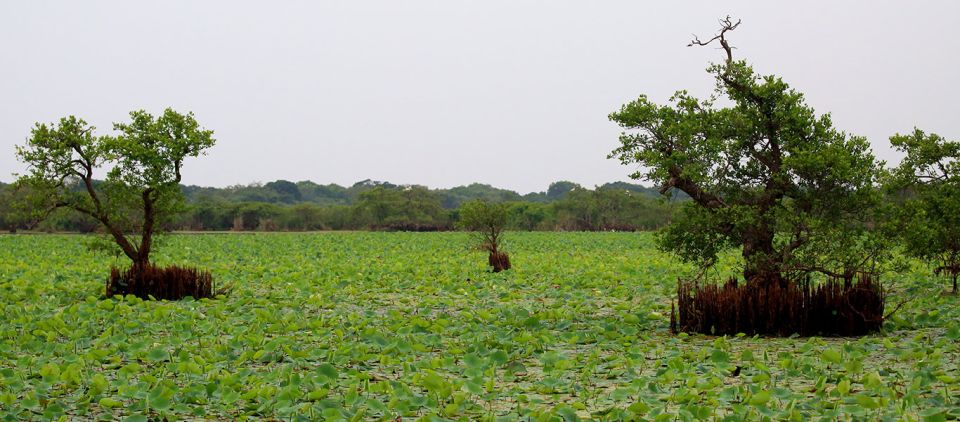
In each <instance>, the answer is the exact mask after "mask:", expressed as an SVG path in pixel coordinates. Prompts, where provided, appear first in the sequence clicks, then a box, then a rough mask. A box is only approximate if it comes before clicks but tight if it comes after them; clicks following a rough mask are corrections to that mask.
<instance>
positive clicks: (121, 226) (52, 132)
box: [17, 108, 215, 265]
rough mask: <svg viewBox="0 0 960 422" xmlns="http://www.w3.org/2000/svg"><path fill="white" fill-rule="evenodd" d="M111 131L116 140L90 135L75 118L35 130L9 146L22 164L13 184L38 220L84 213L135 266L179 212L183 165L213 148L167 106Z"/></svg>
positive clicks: (137, 114)
mask: <svg viewBox="0 0 960 422" xmlns="http://www.w3.org/2000/svg"><path fill="white" fill-rule="evenodd" d="M114 129H115V130H116V131H117V134H116V135H112V136H111V135H102V136H98V135H95V134H94V131H95V128H94V127H93V126H91V125H89V124H88V123H87V122H86V121H84V120H83V119H80V118H77V117H75V116H69V117H64V118H62V119H60V121H59V122H57V123H51V124H46V123H38V124H36V126H35V127H34V128H33V130H32V131H31V133H30V137H29V138H28V139H27V142H26V144H25V145H22V146H18V147H17V157H18V158H19V159H20V160H21V161H23V162H24V163H26V164H27V165H28V172H27V173H26V174H24V175H21V176H20V177H19V178H18V180H17V185H18V186H20V187H22V188H25V189H26V191H28V192H29V193H30V198H29V199H28V201H30V202H31V208H32V209H34V210H38V211H39V213H40V215H38V217H43V216H45V215H47V214H49V213H50V212H51V211H52V210H55V209H58V208H68V209H72V210H74V211H77V212H79V213H82V214H85V215H87V216H89V217H91V218H93V219H95V220H97V221H98V222H99V223H100V224H102V225H103V227H104V228H105V229H106V231H107V233H108V234H109V235H110V236H111V238H112V239H113V241H114V243H115V244H116V245H117V247H118V248H119V249H120V250H121V252H122V253H123V254H124V255H126V256H127V257H128V258H130V260H132V261H133V263H134V264H135V265H142V264H147V263H149V257H150V251H151V247H152V244H153V234H154V232H155V231H157V230H158V229H159V228H160V227H161V226H162V223H163V222H164V221H166V220H167V219H169V218H171V217H172V216H173V215H174V214H175V213H176V211H177V210H179V209H180V206H181V202H182V197H183V196H182V193H181V190H180V181H181V170H182V168H183V164H184V159H186V158H187V157H196V156H199V155H201V154H203V153H204V151H206V150H207V149H208V148H210V147H211V146H213V144H214V142H215V141H214V139H213V137H212V135H213V131H210V130H206V129H203V128H201V127H200V125H199V124H198V123H197V121H196V120H195V119H194V117H193V114H192V113H188V114H181V113H178V112H176V111H174V110H172V109H169V108H168V109H166V110H165V111H164V112H163V113H162V114H161V115H159V116H153V115H151V114H149V113H147V112H146V111H143V110H138V111H133V112H131V113H130V121H129V122H124V123H115V124H114ZM104 168H108V169H109V170H108V172H107V174H106V178H105V179H104V180H103V181H102V182H96V181H95V179H94V175H95V172H96V171H98V170H102V169H104ZM131 233H136V234H137V235H136V236H131Z"/></svg>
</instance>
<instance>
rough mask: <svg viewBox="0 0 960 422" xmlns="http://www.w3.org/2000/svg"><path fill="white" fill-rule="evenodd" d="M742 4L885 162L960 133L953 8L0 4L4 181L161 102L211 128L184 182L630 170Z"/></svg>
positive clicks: (791, 66)
mask: <svg viewBox="0 0 960 422" xmlns="http://www.w3.org/2000/svg"><path fill="white" fill-rule="evenodd" d="M727 14H730V15H733V16H734V17H736V18H741V19H743V25H742V26H741V27H740V28H739V29H737V30H736V31H735V32H734V33H733V35H732V36H731V40H732V42H733V44H734V45H735V46H736V47H737V50H736V54H737V55H738V56H739V57H745V58H747V59H748V60H749V61H751V62H752V63H753V65H754V67H755V68H756V69H757V70H758V71H760V72H761V73H764V74H769V73H775V74H778V75H781V76H783V77H784V79H785V80H786V81H787V82H788V83H790V84H791V85H793V86H794V87H795V88H797V89H799V90H801V91H802V92H804V93H805V94H806V96H807V100H808V102H809V103H810V104H811V105H813V106H814V107H815V108H816V109H817V111H818V112H821V113H823V112H831V113H832V114H833V117H834V122H835V124H836V125H837V126H838V127H839V128H840V129H842V130H845V131H847V132H849V133H854V134H860V135H864V136H867V137H868V138H869V139H870V141H871V142H872V143H873V145H874V149H875V151H876V152H877V153H878V155H879V156H880V157H881V158H884V159H887V160H888V161H896V160H897V159H898V157H896V156H895V155H894V154H892V152H891V151H890V149H889V147H888V146H887V137H889V136H890V135H891V134H893V133H895V132H898V131H899V132H904V131H908V130H910V129H911V128H912V127H914V126H919V127H921V128H923V129H925V130H928V131H934V132H937V133H940V134H941V135H944V136H947V137H948V138H951V139H957V138H960V106H958V101H960V82H958V80H957V75H958V74H960V2H957V1H940V2H934V1H914V2H906V1H842V2H838V1H805V2H789V3H788V2H775V1H767V2H746V1H737V2H732V1H725V2H718V1H697V2H692V1H691V2H687V1H662V2H641V1H635V0H634V1H556V0H552V1H525V0H510V1H495V0H483V1H457V0H436V1H397V0H390V1H387V0H384V1H358V0H350V1H302V2H294V1H271V2H267V1H261V2H240V1H186V0H183V1H163V2H159V1H156V2H141V1H84V2H78V1H42V0H37V1H6V2H3V3H2V4H0V180H2V181H7V182H9V181H11V180H12V176H11V175H10V174H11V173H14V172H19V171H22V169H23V166H22V165H21V164H20V163H18V162H16V160H15V158H14V145H15V144H19V143H23V141H24V139H25V138H26V137H27V135H28V134H29V131H30V128H31V126H32V125H33V123H34V122H37V121H54V120H56V119H59V118H60V117H61V116H65V115H70V114H74V115H77V116H81V117H83V118H85V119H86V120H87V121H89V122H91V123H93V124H94V125H96V126H97V127H98V128H99V129H100V133H108V132H110V128H111V122H114V121H119V120H124V119H125V118H126V116H127V113H128V112H129V111H130V110H133V109H139V108H143V109H146V110H149V111H153V112H159V111H161V110H162V109H163V108H165V107H167V106H171V107H173V108H175V109H177V110H179V111H193V112H194V113H195V114H196V117H197V119H198V120H199V121H200V123H201V124H202V125H204V126H206V127H207V128H210V129H213V130H215V132H216V138H217V140H218V143H217V146H216V147H214V148H213V149H212V150H211V151H210V155H209V156H207V157H203V158H200V159H195V160H192V161H190V162H188V163H187V164H186V166H185V169H184V172H185V173H184V182H186V183H189V184H198V185H205V186H226V185H232V184H238V183H241V184H246V183H250V182H253V181H263V182H266V181H270V180H276V179H288V180H292V181H298V180H305V179H309V180H313V181H316V182H318V183H330V182H336V183H340V184H344V185H349V184H352V183H354V182H356V181H359V180H362V179H367V178H370V179H375V180H388V181H391V182H394V183H413V184H423V185H427V186H430V187H451V186H456V185H461V184H466V183H470V182H482V183H489V184H493V185H495V186H499V187H504V188H510V189H515V190H518V191H521V192H529V191H540V190H545V189H546V187H547V185H548V184H549V183H550V182H551V181H555V180H560V179H566V180H572V181H575V182H578V183H581V184H584V185H587V186H592V185H595V184H600V183H604V182H608V181H615V180H628V179H627V177H626V175H627V174H628V173H630V172H631V169H629V168H625V167H623V166H620V165H619V164H618V163H617V162H615V161H614V160H607V159H606V155H607V153H608V152H609V151H610V150H611V149H613V148H614V147H616V145H617V134H618V133H619V130H618V128H617V127H616V126H615V125H614V124H612V123H610V122H609V121H608V120H607V117H606V116H607V114H609V113H610V112H612V111H614V110H616V109H617V108H619V107H620V105H621V104H623V103H625V102H627V101H630V100H632V99H634V98H636V97H637V96H638V95H639V94H642V93H645V94H648V95H649V96H650V97H651V98H652V99H655V100H657V101H665V100H666V99H667V98H668V97H669V96H670V95H671V94H672V93H673V92H674V91H675V90H677V89H689V90H690V91H691V92H693V93H696V94H701V95H702V94H707V93H708V92H709V90H710V88H711V87H712V80H711V79H710V78H709V76H708V75H707V74H706V73H705V72H704V69H705V68H706V67H707V65H708V63H709V62H710V61H716V60H719V59H720V58H721V54H720V52H719V51H716V50H713V49H709V48H687V47H686V44H687V42H688V41H689V40H690V38H691V33H696V34H699V35H701V36H709V35H711V34H712V33H713V32H714V31H715V29H716V28H717V18H719V17H722V16H724V15H727Z"/></svg>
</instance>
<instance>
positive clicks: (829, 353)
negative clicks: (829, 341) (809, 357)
mask: <svg viewBox="0 0 960 422" xmlns="http://www.w3.org/2000/svg"><path fill="white" fill-rule="evenodd" d="M821 357H822V358H823V360H825V361H827V362H830V363H840V361H841V360H842V357H841V355H840V352H838V351H836V350H833V349H826V350H824V351H823V354H822V355H821Z"/></svg>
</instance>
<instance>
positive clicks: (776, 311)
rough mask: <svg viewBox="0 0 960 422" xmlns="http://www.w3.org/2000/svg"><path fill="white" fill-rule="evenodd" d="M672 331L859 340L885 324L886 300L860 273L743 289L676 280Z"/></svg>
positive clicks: (751, 285) (759, 282)
mask: <svg viewBox="0 0 960 422" xmlns="http://www.w3.org/2000/svg"><path fill="white" fill-rule="evenodd" d="M677 296H678V298H677V306H676V308H677V309H676V311H675V312H671V331H673V332H674V333H679V332H689V333H701V334H711V335H735V334H738V333H744V334H748V335H753V334H760V335H769V336H791V335H794V334H797V335H800V336H859V335H865V334H869V333H871V332H875V331H877V330H879V329H880V328H881V326H882V325H883V320H884V313H883V310H884V302H885V296H884V294H883V289H882V287H881V286H880V285H879V283H875V282H874V281H873V280H872V279H871V277H870V276H868V275H861V276H860V277H859V279H858V280H857V282H856V283H852V284H850V285H848V286H845V285H844V282H843V281H842V280H831V281H828V282H825V283H822V284H818V285H812V284H811V283H809V282H803V283H795V282H788V283H785V284H782V285H781V283H765V282H763V281H762V280H752V281H750V282H748V283H746V284H744V285H742V286H738V285H737V283H735V282H728V283H726V284H725V285H700V284H698V283H694V282H682V281H681V282H679V283H678V286H677Z"/></svg>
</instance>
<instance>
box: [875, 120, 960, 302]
mask: <svg viewBox="0 0 960 422" xmlns="http://www.w3.org/2000/svg"><path fill="white" fill-rule="evenodd" d="M890 143H891V144H893V146H894V148H896V149H897V150H898V151H900V152H903V153H905V154H906V157H905V158H904V159H903V161H902V162H901V163H900V166H899V167H897V168H896V169H895V170H894V172H893V175H892V176H893V178H892V180H891V182H892V183H891V184H890V187H891V188H892V190H893V191H894V192H895V193H902V194H903V195H904V198H903V201H902V202H901V204H900V205H901V206H900V208H899V209H900V215H899V217H900V219H899V220H900V221H901V222H903V226H902V227H901V228H900V230H899V232H900V233H901V236H902V239H903V242H904V244H905V246H906V250H907V253H908V254H910V255H912V256H914V257H917V258H920V259H923V260H925V261H928V262H932V263H934V265H936V267H935V268H934V271H935V272H936V274H938V275H939V274H946V275H949V276H951V277H952V278H953V291H952V292H953V294H956V293H957V277H958V275H960V142H957V141H948V140H946V139H944V138H942V137H940V136H939V135H937V134H935V133H931V134H926V133H924V132H923V131H922V130H920V129H915V130H914V131H913V133H911V134H908V135H900V134H897V135H894V136H892V137H891V138H890Z"/></svg>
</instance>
